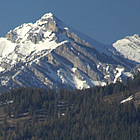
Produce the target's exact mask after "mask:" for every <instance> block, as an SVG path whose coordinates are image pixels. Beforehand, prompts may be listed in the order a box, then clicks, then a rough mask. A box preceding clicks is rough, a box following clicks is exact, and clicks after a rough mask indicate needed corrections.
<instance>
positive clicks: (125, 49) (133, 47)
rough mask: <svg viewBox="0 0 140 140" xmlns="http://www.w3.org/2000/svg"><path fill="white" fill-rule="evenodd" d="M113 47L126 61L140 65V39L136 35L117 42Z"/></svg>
mask: <svg viewBox="0 0 140 140" xmlns="http://www.w3.org/2000/svg"><path fill="white" fill-rule="evenodd" d="M113 46H114V48H115V49H116V50H117V51H118V52H119V53H120V54H121V55H122V56H124V57H125V58H127V59H128V60H132V61H134V62H137V63H140V37H139V36H138V35H137V34H135V35H134V36H127V37H125V38H124V39H121V40H118V41H117V42H115V43H114V44H113Z"/></svg>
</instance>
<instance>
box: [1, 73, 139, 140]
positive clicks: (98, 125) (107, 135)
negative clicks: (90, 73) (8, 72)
mask: <svg viewBox="0 0 140 140" xmlns="http://www.w3.org/2000/svg"><path fill="white" fill-rule="evenodd" d="M129 97H133V98H131V99H130V100H125V99H129ZM122 101H123V102H122ZM0 139H1V140H79V139H80V140H140V73H138V74H137V75H135V76H134V79H133V80H130V79H128V80H127V81H126V83H121V82H116V83H115V84H108V85H107V86H104V87H100V86H96V87H93V88H89V89H83V90H73V91H71V90H68V89H60V90H59V91H58V92H56V91H55V90H54V89H50V90H47V91H46V90H45V89H44V88H40V89H37V88H25V87H22V88H15V89H11V90H10V91H8V92H4V93H2V94H1V95H0Z"/></svg>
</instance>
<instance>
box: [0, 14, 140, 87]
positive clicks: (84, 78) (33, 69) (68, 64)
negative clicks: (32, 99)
mask: <svg viewBox="0 0 140 140" xmlns="http://www.w3.org/2000/svg"><path fill="white" fill-rule="evenodd" d="M139 47H140V38H139V37H138V35H134V36H132V37H126V38H125V39H123V40H120V41H117V42H116V43H114V44H113V45H110V46H109V45H104V44H102V43H99V42H97V41H95V40H93V39H91V38H90V37H88V36H86V35H84V34H82V33H80V32H78V31H76V30H75V29H73V28H71V27H70V26H67V25H66V24H64V23H63V22H62V21H60V20H59V19H58V18H56V17H55V16H54V15H53V14H51V13H48V14H45V15H44V16H42V17H41V19H39V20H38V21H36V22H35V23H27V24H23V25H21V26H19V27H17V28H15V29H14V30H11V31H9V32H8V33H7V35H6V37H5V38H0V83H1V84H0V88H1V90H2V89H5V88H6V89H8V88H11V87H18V86H28V87H30V86H33V87H46V88H59V87H67V88H77V89H83V88H89V87H91V86H95V85H106V83H111V82H116V81H117V80H120V81H123V80H125V79H126V78H127V77H132V76H133V73H134V72H136V71H137V70H138V68H139V65H138V64H139V62H140V57H139V55H138V54H139V51H140V50H139ZM130 48H131V50H130ZM132 54H133V55H132Z"/></svg>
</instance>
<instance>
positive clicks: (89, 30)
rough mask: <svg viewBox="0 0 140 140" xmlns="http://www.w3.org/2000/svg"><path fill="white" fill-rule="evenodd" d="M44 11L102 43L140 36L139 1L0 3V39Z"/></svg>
mask: <svg viewBox="0 0 140 140" xmlns="http://www.w3.org/2000/svg"><path fill="white" fill-rule="evenodd" d="M48 12H52V13H53V14H54V15H55V16H56V17H58V18H59V19H60V20H62V21H63V22H64V23H66V24H68V25H70V26H72V27H73V28H75V29H77V30H79V31H81V32H82V33H84V34H86V35H88V36H90V37H92V38H93V39H95V40H97V41H99V42H102V43H104V44H112V43H114V42H115V41H116V40H118V39H121V38H124V37H125V36H129V35H133V34H139V35H140V0H1V1H0V36H1V37H4V36H5V35H6V33H7V32H8V31H9V30H10V29H14V28H15V27H17V26H19V25H21V24H23V23H28V22H35V21H36V20H38V19H39V18H40V17H41V16H42V15H44V14H45V13H48Z"/></svg>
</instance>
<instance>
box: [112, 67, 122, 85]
mask: <svg viewBox="0 0 140 140" xmlns="http://www.w3.org/2000/svg"><path fill="white" fill-rule="evenodd" d="M116 70H117V72H118V73H117V74H116V75H115V79H114V83H116V81H117V79H118V78H119V77H120V76H121V74H122V72H123V71H124V68H116Z"/></svg>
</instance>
